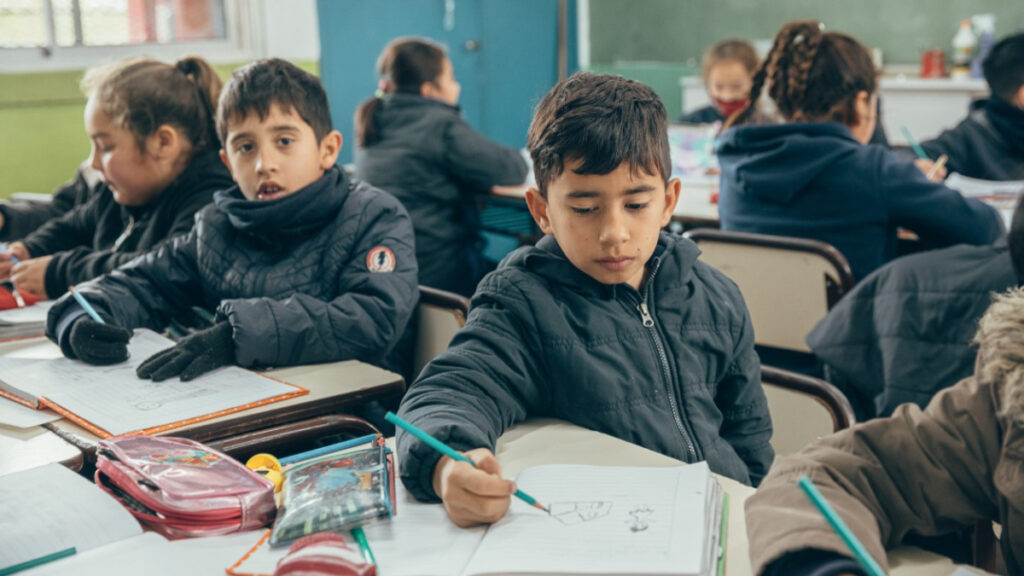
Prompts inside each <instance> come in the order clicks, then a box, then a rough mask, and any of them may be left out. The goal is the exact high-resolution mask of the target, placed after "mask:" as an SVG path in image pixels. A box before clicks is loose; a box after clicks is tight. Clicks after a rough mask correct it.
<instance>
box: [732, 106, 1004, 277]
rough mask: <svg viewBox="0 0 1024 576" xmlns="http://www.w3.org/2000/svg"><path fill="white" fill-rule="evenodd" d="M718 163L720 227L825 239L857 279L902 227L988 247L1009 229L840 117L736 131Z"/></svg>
mask: <svg viewBox="0 0 1024 576" xmlns="http://www.w3.org/2000/svg"><path fill="white" fill-rule="evenodd" d="M718 161H719V164H720V165H721V168H722V181H721V187H720V191H719V200H718V202H719V204H718V212H719V218H720V220H721V223H722V229H724V230H736V231H740V232H756V233H761V234H775V235H779V236H796V237H801V238H810V239H814V240H821V241H823V242H827V243H829V244H831V245H832V246H834V247H836V248H837V249H838V250H839V251H840V252H842V253H843V255H844V256H845V257H846V259H847V261H849V263H850V268H852V269H853V275H854V278H856V279H857V280H860V279H862V278H864V277H865V276H867V275H868V274H869V273H871V271H872V270H874V269H876V268H878V267H879V266H881V265H882V264H885V263H886V262H888V261H889V260H891V259H893V258H895V257H896V255H897V254H896V233H897V229H898V228H906V229H909V230H911V231H913V232H914V233H916V234H917V236H918V237H919V238H920V239H921V241H922V242H923V243H924V245H925V246H928V247H931V248H938V247H944V246H950V245H953V244H989V243H991V242H993V241H995V240H996V238H998V237H999V235H1000V234H1001V233H1002V232H1003V224H1002V220H1001V219H1000V218H999V215H998V213H997V212H996V211H995V210H994V209H992V208H990V207H988V206H986V205H985V204H983V203H982V202H980V201H978V200H975V199H970V200H965V199H964V198H963V197H962V196H961V195H960V194H959V193H958V192H955V191H953V190H950V189H949V188H946V187H945V186H944V185H942V184H939V183H935V182H930V181H929V180H928V179H927V178H925V176H924V174H922V173H921V171H920V170H919V169H918V168H917V167H916V166H915V165H914V164H913V163H911V162H908V161H906V160H904V159H901V158H899V157H897V156H896V155H895V154H893V153H892V152H891V151H889V150H887V149H885V148H883V147H881V146H865V145H862V144H860V143H859V142H857V141H856V140H854V139H853V137H852V136H851V135H850V131H849V130H848V129H847V128H846V127H845V126H843V125H841V124H839V123H834V122H828V123H791V124H779V125H771V126H768V125H758V126H739V127H736V128H732V129H730V130H728V131H726V132H725V134H723V135H722V138H721V142H720V144H719V150H718Z"/></svg>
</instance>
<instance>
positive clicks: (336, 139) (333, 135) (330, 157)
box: [320, 130, 342, 170]
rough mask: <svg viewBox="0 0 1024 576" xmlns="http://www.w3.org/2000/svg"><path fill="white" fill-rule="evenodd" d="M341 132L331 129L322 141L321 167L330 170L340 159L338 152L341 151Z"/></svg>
mask: <svg viewBox="0 0 1024 576" xmlns="http://www.w3.org/2000/svg"><path fill="white" fill-rule="evenodd" d="M341 143H342V138H341V132H338V131H337V130H331V131H330V132H328V133H327V135H326V136H324V139H323V140H321V141H320V169H321V170H330V168H331V166H334V164H335V163H336V162H337V161H338V154H339V153H341Z"/></svg>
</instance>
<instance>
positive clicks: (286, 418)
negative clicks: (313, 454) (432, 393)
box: [0, 339, 405, 457]
mask: <svg viewBox="0 0 1024 576" xmlns="http://www.w3.org/2000/svg"><path fill="white" fill-rule="evenodd" d="M38 343H39V340H38V339H32V340H27V341H19V342H8V343H4V344H0V355H2V354H4V353H9V352H11V351H13V350H15V349H17V348H19V347H22V346H26V345H30V344H38ZM53 349H54V352H55V354H57V355H59V354H60V352H59V350H58V349H57V345H56V344H54V345H53ZM266 374H267V375H268V376H272V377H274V378H277V379H278V380H283V381H285V382H289V383H291V384H295V385H296V386H301V387H303V388H305V389H307V390H309V394H305V395H303V396H298V397H295V398H290V399H288V400H283V401H281V402H272V403H270V404H266V405H264V406H258V407H256V408H252V409H250V410H244V411H241V412H235V413H233V414H227V415H225V416H221V417H218V418H213V419H210V420H204V421H202V422H198V423H195V424H190V425H188V426H184V427H181V428H175V429H173V430H169V431H168V432H167V435H172V436H183V437H187V438H191V439H193V440H196V441H199V442H206V441H210V440H215V439H222V438H229V437H234V436H238V435H240V434H245V433H248V432H253V431H256V430H263V429H265V428H269V427H271V426H277V425H280V424H285V423H288V422H294V421H296V420H304V419H307V418H313V417H316V416H321V415H324V414H338V413H342V412H345V411H346V410H348V409H351V408H352V407H354V406H356V405H359V404H362V403H364V402H367V401H371V400H388V399H391V398H398V397H399V396H400V395H401V394H402V393H403V392H404V391H405V380H404V379H403V378H402V377H401V376H399V375H398V374H395V373H393V372H389V371H387V370H384V369H382V368H378V367H376V366H372V365H370V364H366V363H364V362H359V361H357V360H349V361H345V362H331V363H327V364H310V365H306V366H293V367H289V368H278V369H274V370H268V371H267V372H266ZM43 427H44V428H46V429H48V430H50V431H52V432H53V433H56V434H57V435H58V436H59V437H60V438H63V439H64V440H66V441H67V442H70V443H71V444H73V445H74V446H76V447H77V448H78V449H80V450H82V451H83V452H85V453H86V457H90V456H91V455H92V454H93V452H94V449H95V447H96V443H97V442H98V441H99V438H97V437H96V436H95V435H94V434H92V433H91V432H88V431H86V430H84V429H83V428H81V427H80V426H78V425H76V424H74V423H72V422H70V421H69V420H57V421H56V422H51V423H49V424H45V425H43Z"/></svg>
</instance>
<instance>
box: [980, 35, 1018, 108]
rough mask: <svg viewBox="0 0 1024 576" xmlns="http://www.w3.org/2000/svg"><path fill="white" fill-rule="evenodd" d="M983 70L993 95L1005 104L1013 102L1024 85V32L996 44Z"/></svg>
mask: <svg viewBox="0 0 1024 576" xmlns="http://www.w3.org/2000/svg"><path fill="white" fill-rule="evenodd" d="M981 69H982V72H983V73H984V74H985V81H986V82H988V87H989V88H990V89H991V90H992V94H993V95H995V96H996V97H997V98H999V99H1000V100H1003V101H1004V102H1012V101H1013V98H1014V97H1015V96H1016V95H1017V91H1018V90H1020V87H1021V85H1024V32H1020V33H1018V34H1014V35H1013V36H1007V37H1006V38H1003V39H1002V40H1000V41H999V42H996V45H995V46H993V47H992V51H991V52H989V53H988V56H987V57H985V61H984V63H982V65H981Z"/></svg>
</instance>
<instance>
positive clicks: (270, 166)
mask: <svg viewBox="0 0 1024 576" xmlns="http://www.w3.org/2000/svg"><path fill="white" fill-rule="evenodd" d="M275 171H277V161H276V160H275V159H274V155H273V154H271V153H268V152H260V154H259V156H258V157H257V158H256V173H257V174H269V173H270V172H275Z"/></svg>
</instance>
